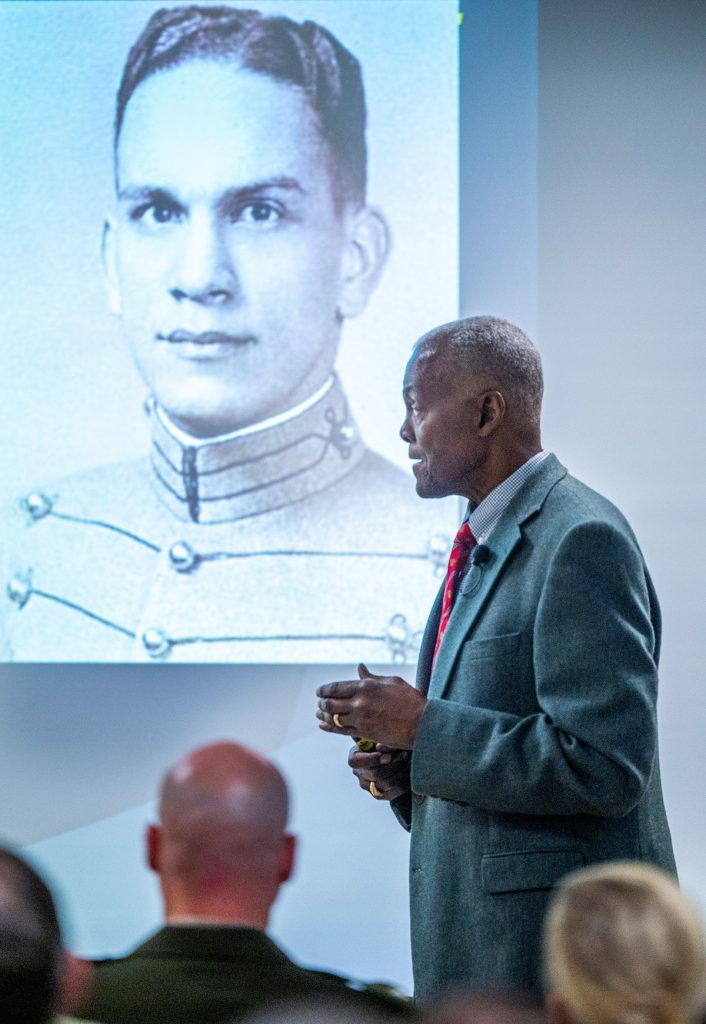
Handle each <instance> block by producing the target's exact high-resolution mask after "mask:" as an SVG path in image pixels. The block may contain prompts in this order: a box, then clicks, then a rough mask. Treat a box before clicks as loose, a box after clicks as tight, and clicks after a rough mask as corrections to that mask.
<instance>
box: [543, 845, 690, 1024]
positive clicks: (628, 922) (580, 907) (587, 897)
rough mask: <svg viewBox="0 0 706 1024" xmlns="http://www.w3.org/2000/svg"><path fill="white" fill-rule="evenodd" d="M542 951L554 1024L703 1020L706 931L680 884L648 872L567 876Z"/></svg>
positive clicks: (627, 868)
mask: <svg viewBox="0 0 706 1024" xmlns="http://www.w3.org/2000/svg"><path fill="white" fill-rule="evenodd" d="M544 953H545V974H546V982H547V991H548V997H547V1005H548V1011H549V1016H550V1019H551V1020H552V1024H688V1022H691V1021H696V1020H698V1019H699V1018H700V1016H701V1013H702V1012H703V1006H704V994H705V988H704V985H705V982H706V949H705V942H704V931H703V926H702V924H701V922H700V920H699V917H698V914H697V913H696V911H695V910H694V908H693V907H692V905H691V904H690V903H689V901H688V900H687V899H686V897H685V896H684V895H683V894H682V892H681V891H680V889H679V887H678V885H677V884H676V881H675V880H674V879H673V878H672V877H671V876H669V875H667V874H665V873H664V872H662V871H660V870H658V869H657V868H653V867H650V866H649V865H646V864H637V863H630V862H615V863H609V864H604V865H601V866H598V867H592V868H587V869H584V870H581V871H577V872H574V873H573V874H571V875H568V876H567V877H566V879H564V881H563V882H562V883H561V885H560V886H559V889H558V891H557V893H556V896H555V897H554V900H553V902H552V904H551V906H550V909H549V912H548V914H547V919H546V924H545V948H544Z"/></svg>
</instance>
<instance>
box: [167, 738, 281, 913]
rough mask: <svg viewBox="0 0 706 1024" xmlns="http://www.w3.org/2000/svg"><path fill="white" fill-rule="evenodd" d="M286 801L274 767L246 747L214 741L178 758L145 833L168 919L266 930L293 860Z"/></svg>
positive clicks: (278, 775) (168, 775) (277, 772)
mask: <svg viewBox="0 0 706 1024" xmlns="http://www.w3.org/2000/svg"><path fill="white" fill-rule="evenodd" d="M288 806H289V800H288V795H287V787H286V784H285V782H284V779H283V778H282V776H281V774H280V773H279V771H278V770H277V769H276V768H275V766H274V765H273V764H271V763H270V762H269V761H267V760H265V758H263V757H261V756H260V755H259V754H256V753H255V752H254V751H252V750H249V749H247V748H246V747H242V746H239V745H238V744H236V743H226V742H221V743H213V744H210V745H208V746H205V747H200V748H199V749H197V750H194V751H192V752H191V753H189V754H187V755H186V756H185V757H184V758H182V759H181V760H180V761H178V762H177V763H176V764H175V765H174V766H173V767H172V768H171V769H170V770H169V772H168V773H167V775H166V776H165V778H164V781H163V783H162V789H161V795H160V804H159V815H160V823H159V824H158V825H151V826H150V828H149V830H148V835H147V845H148V860H149V865H150V867H151V868H152V869H153V870H154V871H156V872H157V874H158V875H159V878H160V885H161V888H162V896H163V900H164V911H165V919H166V921H167V923H169V924H180V923H182V924H183V923H189V922H190V923H202V924H206V923H220V924H239V925H247V926H250V927H254V928H260V929H262V930H264V929H266V927H267V923H268V918H269V913H270V908H271V906H272V904H273V902H274V900H275V898H276V896H277V892H278V890H279V887H280V885H281V884H282V882H286V881H287V879H288V878H289V877H290V875H291V873H292V867H293V864H294V850H295V839H294V836H292V835H290V834H289V833H287V831H286V826H287V814H288Z"/></svg>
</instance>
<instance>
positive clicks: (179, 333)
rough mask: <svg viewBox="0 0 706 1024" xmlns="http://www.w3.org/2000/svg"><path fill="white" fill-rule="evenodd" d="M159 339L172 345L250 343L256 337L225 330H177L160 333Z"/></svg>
mask: <svg viewBox="0 0 706 1024" xmlns="http://www.w3.org/2000/svg"><path fill="white" fill-rule="evenodd" d="M157 338H158V340H159V341H168V342H170V343H171V344H172V345H250V344H251V343H254V341H255V338H254V337H253V335H252V334H226V333H225V332H224V331H201V332H196V331H186V330H182V329H179V330H176V331H171V332H170V333H169V334H162V333H159V334H158V335H157Z"/></svg>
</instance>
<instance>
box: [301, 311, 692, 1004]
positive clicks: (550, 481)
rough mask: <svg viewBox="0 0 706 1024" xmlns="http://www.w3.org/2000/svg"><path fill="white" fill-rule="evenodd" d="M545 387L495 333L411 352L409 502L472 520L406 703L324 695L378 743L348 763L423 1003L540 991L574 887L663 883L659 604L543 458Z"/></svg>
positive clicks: (625, 534)
mask: <svg viewBox="0 0 706 1024" xmlns="http://www.w3.org/2000/svg"><path fill="white" fill-rule="evenodd" d="M542 391H543V384H542V368H541V362H540V358H539V354H538V353H537V351H536V349H535V348H534V346H533V345H532V343H531V342H530V340H529V339H528V338H527V337H526V336H525V335H524V334H523V333H522V331H520V330H519V329H518V328H516V327H514V326H512V324H509V323H507V322H505V321H503V320H498V319H495V318H491V317H472V318H469V319H467V320H461V321H458V322H456V323H451V324H446V325H444V326H443V327H440V328H437V329H436V330H434V331H431V332H430V333H429V334H427V335H425V336H424V337H423V338H422V339H421V340H420V342H419V343H418V344H417V346H416V348H415V350H414V352H413V355H412V357H411V359H410V361H409V363H408V366H407V371H406V375H405V381H404V399H405V404H406V410H407V411H406V416H405V420H404V423H403V426H402V429H401V436H402V438H403V440H404V441H406V442H407V443H408V445H409V455H410V458H411V459H413V460H414V462H415V464H414V474H415V477H416V485H417V493H418V494H419V495H420V496H421V497H423V498H436V497H441V496H442V495H448V494H458V495H461V496H462V497H464V498H466V499H468V501H469V507H468V513H467V516H466V519H465V520H464V524H463V525H462V528H461V530H459V535H458V537H457V541H456V543H455V545H454V550H453V551H452V554H451V557H450V560H449V569H448V572H447V577H446V580H445V582H444V585H443V586H442V588H441V590H440V592H439V594H438V596H437V599H436V602H435V604H434V606H433V608H432V611H431V614H430V616H429V621H428V623H427V627H426V631H425V634H424V638H423V641H422V647H421V651H420V658H419V666H418V672H417V688H416V689H415V688H414V687H412V686H410V685H409V684H408V683H406V682H405V681H404V680H403V679H400V678H399V677H397V676H393V677H381V676H375V675H373V674H372V673H371V672H369V671H368V669H367V668H366V667H365V665H361V666H360V667H359V676H360V679H358V680H355V681H353V680H349V681H345V682H338V683H330V684H328V685H326V686H323V687H321V688H320V689H319V691H318V695H319V698H320V700H319V710H318V717H319V719H320V726H321V728H322V729H324V730H326V731H330V732H338V733H343V734H345V735H349V736H363V737H366V738H370V739H371V740H374V741H376V743H377V747H376V748H375V749H374V750H373V751H371V752H368V753H364V752H362V751H360V750H357V749H354V750H353V751H352V752H351V755H350V758H349V760H350V764H351V766H352V768H353V771H354V773H355V774H356V776H357V777H358V780H359V782H360V785H361V786H362V787H363V788H365V789H369V791H370V792H371V794H372V795H373V796H374V797H375V798H376V799H380V800H388V801H390V802H391V803H392V807H393V809H394V811H395V813H396V815H397V817H398V818H399V820H400V821H401V822H402V824H403V825H404V826H405V827H406V828H408V829H410V830H411V834H412V837H411V862H410V889H411V917H412V956H413V962H414V975H415V990H416V994H417V996H418V997H421V998H426V997H429V996H432V995H435V994H436V993H438V992H439V991H441V990H444V989H446V988H450V987H457V986H483V985H512V986H514V987H518V986H526V987H538V986H539V955H538V938H539V931H540V927H541V922H542V918H543V914H544V910H545V906H546V903H547V900H548V897H549V893H550V890H551V888H552V886H553V885H554V884H555V882H556V881H557V880H558V879H559V878H560V877H561V876H562V875H563V874H565V873H566V872H567V871H569V870H571V869H573V868H576V867H578V866H580V865H582V864H587V863H591V862H594V861H602V860H611V859H616V858H628V857H629V858H636V859H640V860H645V861H650V862H652V863H654V864H657V865H660V866H662V867H663V868H666V869H667V870H670V871H674V870H675V867H674V858H673V854H672V847H671V840H670V835H669V828H668V825H667V819H666V815H665V810H664V804H663V801H662V792H661V786H660V776H659V763H658V756H657V724H656V699H657V660H658V655H659V646H660V612H659V606H658V603H657V598H656V596H655V592H654V589H653V586H652V582H651V580H650V576H649V573H648V571H647V568H646V566H645V563H644V560H643V557H642V554H641V552H640V549H639V547H638V544H637V541H636V539H635V536H634V534H633V532H632V530H631V529H630V526H629V525H628V523H627V522H626V520H625V518H624V517H623V516H622V514H621V513H620V512H619V511H618V510H617V509H616V508H615V507H614V506H613V505H612V504H611V503H610V502H609V501H607V500H606V499H605V498H603V497H601V496H600V495H599V494H596V492H595V491H592V490H590V489H589V488H588V487H586V486H585V485H584V484H582V483H580V482H579V481H577V480H575V479H573V477H571V476H570V475H569V474H568V473H567V471H566V469H565V468H564V467H563V466H562V465H561V463H560V462H559V461H558V459H557V458H556V457H555V456H554V455H553V454H551V453H549V452H546V451H543V450H542V445H541V439H540V409H541V399H542ZM464 563H465V564H464ZM442 638H443V639H442Z"/></svg>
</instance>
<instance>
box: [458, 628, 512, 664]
mask: <svg viewBox="0 0 706 1024" xmlns="http://www.w3.org/2000/svg"><path fill="white" fill-rule="evenodd" d="M521 636H522V634H521V633H502V634H501V635H499V636H484V637H482V638H480V639H478V640H466V642H465V643H464V645H463V647H462V648H461V657H462V658H463V660H464V661H476V660H480V659H481V658H501V657H503V656H504V655H506V654H512V653H513V651H516V650H517V649H518V647H519V646H520V637H521Z"/></svg>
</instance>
